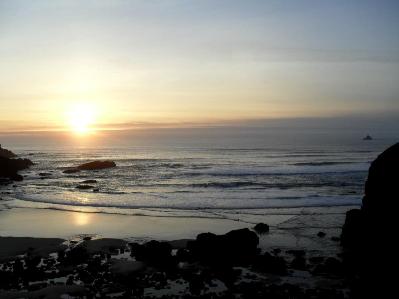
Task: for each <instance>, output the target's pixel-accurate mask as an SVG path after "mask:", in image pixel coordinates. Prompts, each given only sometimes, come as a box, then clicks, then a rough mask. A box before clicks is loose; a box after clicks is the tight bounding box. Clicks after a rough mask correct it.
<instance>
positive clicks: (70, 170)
mask: <svg viewBox="0 0 399 299" xmlns="http://www.w3.org/2000/svg"><path fill="white" fill-rule="evenodd" d="M79 171H80V170H79V169H77V168H69V169H66V170H64V171H63V173H77V172H79Z"/></svg>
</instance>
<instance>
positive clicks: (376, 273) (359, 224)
mask: <svg viewBox="0 0 399 299" xmlns="http://www.w3.org/2000/svg"><path fill="white" fill-rule="evenodd" d="M398 200H399V143H397V144H395V145H393V146H391V147H390V148H388V149H387V150H386V151H384V152H383V153H382V154H381V155H379V156H378V157H377V159H376V160H374V161H373V162H372V164H371V166H370V169H369V174H368V178H367V181H366V184H365V195H364V197H363V202H362V207H361V209H354V210H350V211H348V212H347V215H346V220H345V224H344V226H343V229H342V236H341V243H342V246H343V247H344V249H345V255H344V257H345V264H346V266H347V267H348V268H349V270H350V271H351V272H352V273H353V274H354V275H357V276H358V277H359V278H360V280H359V281H358V288H359V297H363V296H365V295H369V294H370V292H371V291H375V290H376V289H384V288H385V285H386V284H387V281H386V280H387V279H388V278H385V275H384V274H385V273H387V270H388V268H390V267H391V263H392V261H391V259H392V258H393V257H394V256H395V254H396V251H395V249H394V248H395V246H394V244H395V243H397V241H398V238H397V231H396V230H395V228H396V227H397V224H395V223H394V219H395V215H394V213H396V211H397V206H398Z"/></svg>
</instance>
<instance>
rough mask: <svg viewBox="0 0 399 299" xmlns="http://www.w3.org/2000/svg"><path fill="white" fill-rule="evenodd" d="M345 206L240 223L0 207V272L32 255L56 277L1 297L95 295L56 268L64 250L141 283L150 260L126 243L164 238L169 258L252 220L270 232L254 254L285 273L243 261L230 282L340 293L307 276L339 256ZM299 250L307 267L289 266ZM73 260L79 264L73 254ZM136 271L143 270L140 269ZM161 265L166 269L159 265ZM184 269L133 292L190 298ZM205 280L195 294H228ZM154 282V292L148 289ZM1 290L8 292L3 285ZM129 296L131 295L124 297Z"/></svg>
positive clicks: (330, 279)
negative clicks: (282, 264)
mask: <svg viewBox="0 0 399 299" xmlns="http://www.w3.org/2000/svg"><path fill="white" fill-rule="evenodd" d="M350 208H351V207H331V208H326V207H324V208H301V209H298V208H297V209H274V210H273V209H272V210H259V211H257V213H256V214H257V216H254V215H253V214H254V213H253V211H252V212H251V217H245V216H242V217H241V221H237V220H230V219H212V218H193V217H156V216H132V215H118V214H103V213H87V212H86V213H83V212H71V211H60V210H51V209H31V208H12V209H3V210H1V211H0V235H1V237H0V248H1V249H0V273H1V271H4V270H6V269H8V267H10V265H12V264H14V265H15V263H17V261H18V260H25V262H24V263H25V264H27V263H29V262H28V261H29V260H30V259H31V257H36V258H37V257H39V259H40V260H41V262H40V263H41V264H43V265H42V266H40V268H39V269H42V270H41V271H44V272H43V273H51V271H50V269H53V270H55V271H56V273H57V274H54V272H53V274H51V275H47V274H46V275H44V274H43V275H39V276H38V277H41V278H40V279H38V281H36V280H35V279H33V278H31V279H30V281H29V284H28V285H26V286H24V287H22V290H21V291H17V290H13V291H11V290H8V291H5V290H4V291H2V293H1V297H2V298H19V297H20V296H24V297H26V298H39V297H40V296H43V294H44V295H45V296H48V297H46V298H53V297H54V298H55V297H57V296H61V295H62V294H70V295H71V296H77V297H78V298H80V297H79V296H84V294H87V292H91V293H92V292H93V291H94V289H92V287H90V288H91V291H88V289H87V284H86V283H80V284H79V281H80V280H81V279H82V278H79V277H80V275H83V274H82V273H80V272H79V270H76V271H77V272H76V271H75V270H71V269H70V268H65V267H67V266H66V265H65V266H63V263H64V262H65V261H60V260H59V259H60V257H59V254H60V252H66V253H65V254H66V256H68V252H73V251H74V250H77V249H79V248H84V255H85V258H86V259H87V260H88V261H89V264H90V260H91V259H93V258H95V256H97V255H99V256H102V258H103V259H104V260H103V262H102V265H107V266H108V267H110V268H109V271H111V272H110V273H111V274H112V275H114V276H113V277H114V279H116V278H115V277H119V278H118V283H120V276H121V275H122V276H123V277H130V276H131V275H133V276H134V277H136V278H135V279H138V278H137V277H141V276H140V275H144V276H143V277H141V278H143V279H144V278H145V277H147V276H145V275H148V273H153V272H154V271H155V270H154V269H153V267H154V265H152V262H150V261H148V260H147V261H145V262H144V264H145V266H143V265H144V264H141V263H142V262H141V261H140V262H139V261H138V260H141V258H139V257H137V256H135V255H134V253H133V252H135V251H134V249H133V248H134V246H135V245H132V244H144V245H137V246H146V245H145V244H148V243H151V242H149V241H151V240H156V241H160V242H161V243H159V244H163V243H162V241H167V244H169V245H170V248H171V250H172V253H174V255H176V252H178V250H181V251H182V252H184V251H185V250H186V249H185V248H186V247H187V246H188V245H187V244H188V243H189V242H190V241H191V242H193V241H192V240H195V239H196V237H197V235H198V234H200V233H207V232H211V233H214V234H217V235H224V234H226V233H228V232H229V231H232V230H241V229H245V228H249V229H250V231H253V227H254V224H252V223H251V221H254V222H264V223H269V224H270V230H269V232H267V233H264V234H258V238H259V245H258V247H259V248H260V250H261V253H263V252H274V254H275V255H276V258H277V256H278V258H279V259H283V260H285V261H286V263H287V269H288V270H287V272H285V271H286V270H284V272H283V274H282V273H278V274H279V275H278V276H276V274H277V273H273V270H272V271H269V270H267V271H266V273H264V272H263V273H262V271H260V272H259V271H254V270H253V269H252V267H251V266H249V265H247V264H246V263H244V264H243V265H242V266H241V267H238V266H239V265H237V267H233V268H232V269H235V271H237V274H236V276H237V277H236V278H235V280H236V281H237V282H243V281H245V282H246V283H247V284H249V285H251V284H252V285H253V286H255V285H257V284H259V283H262V284H265V283H266V284H265V285H269V286H270V284H272V285H274V286H276V288H277V290H276V292H277V293H276V294H278V293H281V292H284V290H285V289H286V288H287V286H286V285H287V284H288V285H291V286H292V287H295V288H299V289H300V290H303V289H304V290H312V289H317V290H325V289H326V288H328V287H331V286H334V285H339V286H340V294H341V293H342V290H344V289H345V288H343V287H342V283H343V282H342V278H341V277H339V276H336V275H335V274H334V273H333V274H331V273H321V274H319V275H314V273H313V272H314V271H316V272H317V270H315V269H317V266H318V264H319V263H321V261H324V260H326V259H328V258H334V259H337V260H338V259H339V256H340V252H341V248H340V246H339V236H340V231H341V226H342V224H343V221H344V218H345V212H346V211H347V210H348V209H350ZM230 213H231V212H230ZM243 219H245V221H243ZM321 232H322V233H321ZM320 234H321V235H320ZM237 245H238V244H237ZM132 246H133V247H132ZM187 248H188V247H187ZM157 250H158V249H157ZM305 251H306V259H307V261H308V262H306V264H307V265H306V267H305V266H303V267H301V266H300V265H295V263H297V262H299V261H302V252H305ZM216 252H217V251H216ZM158 254H160V253H157V255H158ZM303 254H305V253H303ZM86 255H87V257H86ZM107 255H108V256H107ZM172 255H173V254H172ZM178 256H179V254H178ZM74 258H75V259H78V258H77V257H74ZM294 261H297V262H294ZM70 262H71V263H72V264H76V265H78V268H77V269H79V268H82V267H83V268H85V267H86V266H84V265H83V264H84V263H85V262H84V261H80V260H79V259H78V260H77V261H70ZM86 262H87V261H86ZM10 263H11V264H10ZM54 263H55V264H54ZM65 263H67V262H65ZM68 263H69V262H68ZM82 263H83V264H82ZM180 263H181V264H180V265H181V266H182V267H183V268H184V267H188V268H187V269H194V268H191V267H193V265H194V264H192V262H189V261H184V259H183V260H182V261H181V262H180ZM54 265H55V266H54ZM190 265H191V266H190ZM158 266H159V265H158ZM158 266H157V267H158ZM14 267H15V266H14ZM37 267H39V266H37ZM60 267H61V268H60ZM142 267H145V268H146V269H147V270H145V271H144V270H142ZM162 267H166V266H165V265H163V266H162ZM162 267H161V268H162ZM195 267H198V266H195ZM218 267H219V266H218ZM298 268H299V269H300V270H298ZM65 269H70V270H65ZM151 269H152V270H151ZM187 269H186V270H184V271H183V272H181V271H182V269H180V270H177V272H176V271H172V272H173V273H171V272H170V270H167V271H166V272H165V273H166V274H164V275H166V276H165V278H164V279H166V281H165V282H164V283H162V284H161V285H158V284H159V281H158V282H156V280H157V279H155V278H152V280H151V279H150V282H149V284H147V286H144V287H143V289H142V290H141V291H140V292H143V294H144V295H145V296H144V297H145V298H160V297H162V296H164V295H166V296H170V297H167V298H172V297H173V296H183V297H184V296H189V297H190V296H192V294H193V286H192V285H191V283H190V279H188V278H187V277H186V278H184V277H185V276H184V275H183V276H182V277H180V275H182V273H185V272H187V271H189V270H187ZM271 269H273V267H272V268H271ZM35 271H36V270H35ZM46 271H47V272H46ZM49 271H50V272H49ZM164 271H165V270H164ZM276 271H277V270H276ZM189 272H190V271H189ZM216 272H217V271H216ZM268 272H269V273H268ZM277 272H278V271H277ZM322 272H323V271H322ZM327 272H328V271H327ZM5 273H8V272H3V276H4V275H5ZM79 273H80V274H79ZM138 273H140V274H138ZM144 273H147V274H144ZM168 273H169V274H168ZM179 273H180V274H179ZM93 275H94V274H93ZM5 277H6V276H5ZM73 277H75V278H73ZM179 277H180V278H179ZM141 278H140V279H141ZM68 279H69V280H70V281H71V282H72V279H74V280H73V281H74V283H71V284H65V282H66V281H67V280H68ZM146 279H148V277H147V278H146ZM187 279H188V280H187ZM209 279H210V282H209V284H210V285H208V287H206V286H204V289H203V291H198V292H199V293H198V295H199V294H202V295H204V296H205V295H206V294H208V295H209V296H214V297H221V298H223V296H228V294H230V293H229V292H228V291H227V290H228V289H229V288H231V286H230V287H228V286H226V283H227V282H226V281H224V278H223V275H222V276H220V275H219V276H218V275H216V276H215V277H213V278H209ZM6 281H7V279H5V282H4V281H3V283H5V284H6V285H7V283H6ZM35 281H36V282H35ZM89 281H90V279H89ZM6 285H4V286H3V288H4V287H5V286H6ZM157 285H158V287H154V286H157ZM211 286H213V287H211ZM283 286H284V287H283ZM200 288H202V287H200ZM5 289H8V288H7V287H6V288H5ZM39 289H41V290H39ZM27 290H28V291H29V292H28V293H26V291H27ZM99 291H100V292H104V293H107V294H108V295H109V297H118V296H119V297H120V296H121V294H126V291H127V289H125V288H124V287H122V286H119V287H116V288H111V289H107V288H106V284H104V285H103V286H102V287H101V288H100V289H97V291H96V292H99ZM194 292H195V291H194ZM235 292H238V293H240V292H242V293H243V294H247V293H248V291H245V290H241V291H237V290H236V291H235ZM299 293H300V292H299ZM299 293H298V294H299ZM131 296H133V295H132V294H131ZM122 297H123V296H122ZM133 297H134V296H133ZM107 298H108V297H107ZM187 298H188V297H187Z"/></svg>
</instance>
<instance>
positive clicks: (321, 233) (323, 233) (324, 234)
mask: <svg viewBox="0 0 399 299" xmlns="http://www.w3.org/2000/svg"><path fill="white" fill-rule="evenodd" d="M317 236H318V237H319V238H324V237H325V236H326V233H325V232H318V233H317Z"/></svg>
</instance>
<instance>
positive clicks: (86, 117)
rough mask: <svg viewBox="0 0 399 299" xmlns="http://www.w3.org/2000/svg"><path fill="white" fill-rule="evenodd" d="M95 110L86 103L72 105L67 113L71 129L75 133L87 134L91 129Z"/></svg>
mask: <svg viewBox="0 0 399 299" xmlns="http://www.w3.org/2000/svg"><path fill="white" fill-rule="evenodd" d="M95 112H96V111H95V107H93V106H92V105H89V104H86V103H78V104H75V105H73V106H72V107H71V108H70V109H69V111H68V113H67V118H68V122H69V126H70V128H71V130H72V131H73V132H75V133H77V134H87V133H89V132H91V131H93V128H92V125H93V123H94V121H95V114H96V113H95Z"/></svg>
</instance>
